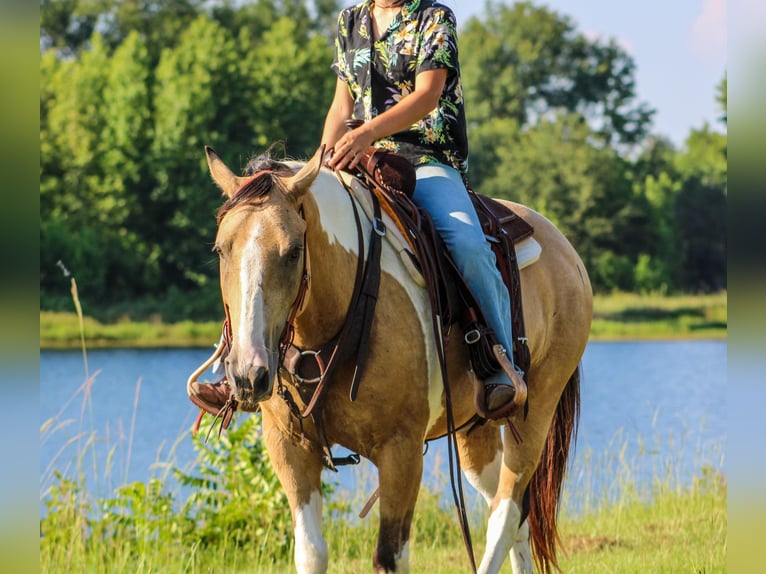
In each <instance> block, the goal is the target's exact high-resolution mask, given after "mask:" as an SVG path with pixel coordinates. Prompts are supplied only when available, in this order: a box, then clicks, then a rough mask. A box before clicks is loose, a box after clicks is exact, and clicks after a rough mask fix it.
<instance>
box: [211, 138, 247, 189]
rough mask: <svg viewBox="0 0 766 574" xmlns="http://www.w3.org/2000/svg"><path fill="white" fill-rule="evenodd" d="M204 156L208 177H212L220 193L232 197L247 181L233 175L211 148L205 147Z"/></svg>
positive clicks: (244, 178)
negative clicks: (208, 170) (208, 169)
mask: <svg viewBox="0 0 766 574" xmlns="http://www.w3.org/2000/svg"><path fill="white" fill-rule="evenodd" d="M205 155H206V156H207V166H208V168H210V175H212V176H213V181H215V184H216V185H217V186H218V187H220V188H221V191H223V193H224V195H226V196H227V197H231V196H232V195H234V193H235V192H236V191H237V190H238V189H239V188H240V187H242V185H243V184H244V183H245V182H246V181H247V180H248V178H246V177H237V176H236V175H234V173H233V172H232V171H231V170H230V169H229V168H228V167H227V166H226V164H225V163H223V160H222V159H221V158H220V157H219V156H218V154H217V153H215V150H214V149H213V148H211V147H208V146H205Z"/></svg>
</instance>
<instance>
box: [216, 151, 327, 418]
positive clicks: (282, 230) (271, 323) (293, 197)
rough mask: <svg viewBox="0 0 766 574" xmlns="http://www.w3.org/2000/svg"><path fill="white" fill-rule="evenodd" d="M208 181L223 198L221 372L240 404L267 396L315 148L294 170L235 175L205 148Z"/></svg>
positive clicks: (292, 290) (315, 166)
mask: <svg viewBox="0 0 766 574" xmlns="http://www.w3.org/2000/svg"><path fill="white" fill-rule="evenodd" d="M206 153H207V161H208V166H209V168H210V173H211V174H212V176H213V180H215V183H216V184H217V185H218V187H220V188H221V190H223V193H224V195H226V196H227V197H228V199H227V201H226V202H225V203H224V205H223V206H221V209H220V210H219V212H218V233H217V235H216V240H215V247H214V250H215V251H216V252H217V253H218V256H219V259H220V280H221V293H222V295H223V302H224V305H225V307H226V312H227V316H228V319H229V324H230V328H231V334H232V346H231V351H230V352H229V354H228V356H227V357H226V360H225V368H226V375H227V377H228V379H229V381H230V383H231V384H232V387H233V392H234V397H235V398H236V399H237V400H238V401H239V407H240V408H241V409H242V410H254V409H255V408H256V407H257V405H258V402H260V401H262V400H265V399H268V398H269V397H270V396H271V393H272V390H273V387H274V376H275V374H276V373H277V370H278V368H279V366H278V365H277V361H278V346H279V340H280V336H281V334H282V331H283V329H284V327H285V324H286V321H287V317H288V314H289V313H290V311H291V309H292V307H293V304H294V302H295V299H296V295H297V294H298V291H299V288H300V285H301V280H302V276H303V270H304V256H305V253H304V248H305V242H304V236H305V232H306V222H305V221H304V219H303V217H302V216H301V206H302V203H303V199H304V197H305V195H306V192H307V191H308V189H309V188H310V186H311V183H312V182H313V181H314V179H315V178H316V175H317V173H318V172H319V169H320V167H321V163H322V157H323V150H321V149H320V150H318V151H317V153H316V154H315V155H314V157H313V158H312V159H311V161H309V162H308V163H307V164H306V165H305V166H304V167H303V168H301V169H300V171H298V173H295V174H293V173H292V172H289V171H287V172H286V171H284V170H279V171H264V172H260V173H256V174H255V175H253V176H251V177H237V176H236V175H234V173H232V171H231V170H230V169H229V168H228V167H227V166H226V165H225V164H224V163H223V161H222V160H221V159H220V158H219V157H218V155H216V153H215V152H214V151H213V150H212V149H210V148H206Z"/></svg>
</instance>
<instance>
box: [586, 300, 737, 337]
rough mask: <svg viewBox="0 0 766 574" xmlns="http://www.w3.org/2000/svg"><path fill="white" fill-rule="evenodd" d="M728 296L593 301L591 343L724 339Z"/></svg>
mask: <svg viewBox="0 0 766 574" xmlns="http://www.w3.org/2000/svg"><path fill="white" fill-rule="evenodd" d="M726 330H727V294H726V293H725V292H723V293H716V294H712V295H674V296H661V295H638V294H634V293H616V294H613V295H597V296H596V297H595V299H594V309H593V325H592V327H591V340H602V341H603V340H628V339H633V340H635V339H724V338H726Z"/></svg>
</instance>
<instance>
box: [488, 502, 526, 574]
mask: <svg viewBox="0 0 766 574" xmlns="http://www.w3.org/2000/svg"><path fill="white" fill-rule="evenodd" d="M519 519H521V510H520V509H519V507H518V506H517V505H516V503H515V502H514V501H513V500H512V499H510V498H503V499H502V500H501V501H500V503H499V504H498V505H497V508H495V511H494V512H493V513H492V514H491V515H490V517H489V523H488V524H487V548H486V550H485V551H484V558H482V560H481V565H480V566H479V574H486V573H487V572H499V571H500V567H501V566H502V565H503V562H504V561H505V557H506V555H507V554H508V552H509V551H510V549H511V546H513V543H514V540H515V539H516V530H517V527H518V524H519ZM515 572H516V571H515V570H514V573H515Z"/></svg>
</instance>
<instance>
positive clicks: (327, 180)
mask: <svg viewBox="0 0 766 574" xmlns="http://www.w3.org/2000/svg"><path fill="white" fill-rule="evenodd" d="M338 185H339V182H338V179H337V178H336V176H335V175H333V174H332V172H330V171H328V170H326V169H322V170H320V171H319V174H318V175H317V178H316V180H314V184H313V185H312V186H311V194H312V195H313V196H314V199H315V201H316V203H317V207H318V208H319V220H320V221H321V222H322V229H324V231H325V233H327V237H328V240H329V242H330V244H331V245H332V244H334V243H339V244H340V245H341V246H342V247H343V248H344V249H345V250H346V251H349V252H351V253H354V254H358V253H359V239H358V237H357V233H356V228H355V227H354V225H353V221H354V215H353V213H352V212H351V201H350V199H349V197H348V195H347V194H346V192H345V191H343V190H342V189H341V190H339V189H338ZM363 221H364V219H363ZM364 235H365V243H366V241H367V235H368V234H367V231H365V234H364Z"/></svg>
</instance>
